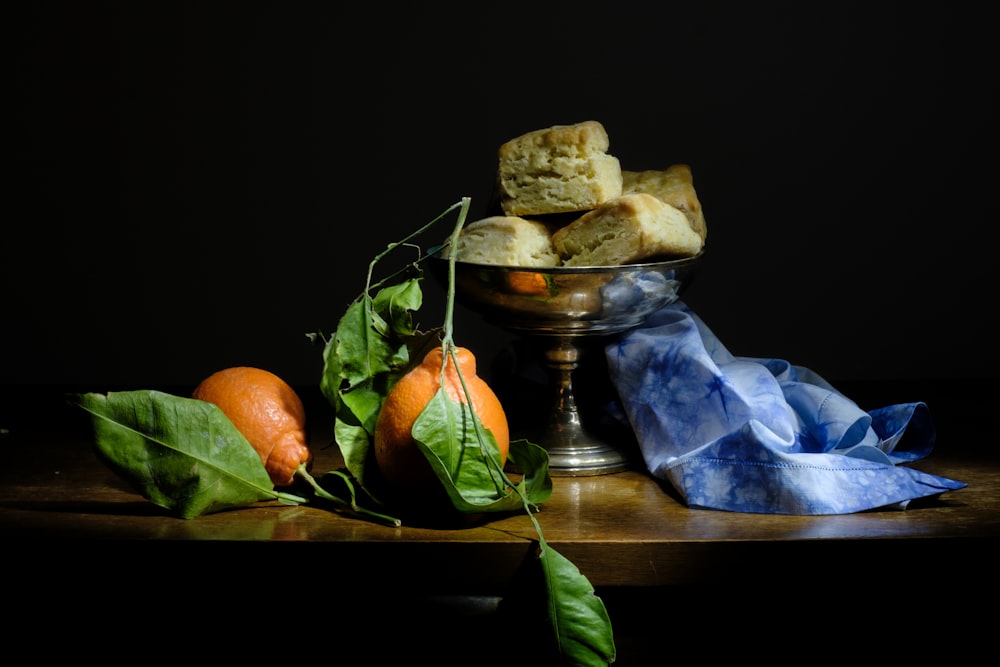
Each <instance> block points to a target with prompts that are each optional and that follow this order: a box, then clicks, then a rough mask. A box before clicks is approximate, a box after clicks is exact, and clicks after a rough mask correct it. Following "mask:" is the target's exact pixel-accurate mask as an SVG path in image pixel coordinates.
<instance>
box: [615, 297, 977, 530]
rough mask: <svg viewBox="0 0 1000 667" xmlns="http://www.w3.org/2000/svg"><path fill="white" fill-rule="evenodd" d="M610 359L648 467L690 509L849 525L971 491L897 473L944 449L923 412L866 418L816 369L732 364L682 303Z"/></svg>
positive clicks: (895, 408) (884, 412)
mask: <svg viewBox="0 0 1000 667" xmlns="http://www.w3.org/2000/svg"><path fill="white" fill-rule="evenodd" d="M605 353H606V356H607V361H608V369H609V371H610V377H611V381H612V384H613V385H614V387H615V389H616V390H617V393H618V396H619V398H620V399H621V408H622V410H623V412H624V415H625V417H626V418H627V420H628V422H629V423H630V424H631V426H632V429H633V430H634V432H635V435H636V439H637V440H638V443H639V448H640V450H641V452H642V456H643V458H644V460H645V463H646V466H647V467H648V469H649V471H650V473H651V474H652V475H653V476H655V477H657V478H660V479H663V480H666V481H668V482H669V483H670V484H671V485H672V486H673V487H674V488H675V489H676V490H677V491H678V492H679V493H680V494H681V496H682V497H683V499H684V501H685V503H686V504H687V505H688V506H689V507H696V508H710V509H719V510H730V511H734V512H757V513H768V514H845V513H850V512H859V511H863V510H870V509H877V508H894V509H903V508H905V507H906V505H907V503H908V502H909V501H910V500H912V499H914V498H921V497H925V496H933V495H936V494H940V493H942V492H945V491H950V490H954V489H961V488H963V487H965V486H966V484H965V483H963V482H957V481H954V480H950V479H946V478H943V477H938V476H935V475H929V474H926V473H922V472H920V471H918V470H915V469H913V468H911V467H909V466H902V465H899V464H901V463H910V462H913V461H917V460H920V459H922V458H924V457H925V456H927V455H928V454H929V453H930V451H931V449H932V448H933V446H934V440H935V430H934V425H933V421H932V420H931V415H930V412H929V410H928V407H927V405H926V404H925V403H922V402H919V403H906V404H899V405H892V406H888V407H884V408H880V409H876V410H872V411H870V412H866V411H864V410H862V409H861V408H859V407H858V405H857V404H856V403H854V402H853V401H852V400H851V399H849V398H848V397H846V396H845V395H843V394H842V393H841V392H839V391H838V390H837V389H835V388H834V387H833V386H831V385H830V384H829V383H828V382H826V381H825V380H824V379H823V378H821V377H820V376H819V375H817V374H816V373H814V372H812V371H811V370H809V369H807V368H804V367H801V366H795V365H792V364H790V363H788V362H787V361H783V360H781V359H759V358H751V357H737V356H733V355H732V354H730V352H729V351H728V350H727V349H726V347H725V346H724V345H723V344H722V343H721V342H720V341H719V339H718V338H716V336H715V335H714V334H713V333H712V332H711V331H710V330H709V328H708V327H707V326H706V325H705V323H704V322H702V321H701V319H700V318H699V317H698V316H697V315H695V313H694V312H692V311H691V310H690V309H689V308H688V307H687V306H686V305H685V304H684V303H683V302H681V301H675V302H674V303H672V304H670V305H668V306H665V307H664V308H662V309H661V310H659V311H657V312H656V313H654V314H653V315H652V316H651V317H650V318H649V319H648V320H647V321H646V323H645V324H644V325H642V326H641V327H639V328H637V329H634V330H632V331H630V332H628V333H627V334H625V335H624V336H622V337H620V338H618V339H616V340H615V341H614V342H612V343H610V344H608V346H607V347H606V348H605Z"/></svg>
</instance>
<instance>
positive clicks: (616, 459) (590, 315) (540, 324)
mask: <svg viewBox="0 0 1000 667" xmlns="http://www.w3.org/2000/svg"><path fill="white" fill-rule="evenodd" d="M700 259H701V254H700V253H699V254H698V255H697V256H694V257H690V258H683V259H673V260H669V261H659V262H650V263H644V264H629V265H623V266H611V267H552V268H515V267H509V266H495V265H485V264H472V263H467V262H458V261H456V262H455V299H456V302H458V303H461V304H462V305H464V306H466V307H467V308H469V309H470V310H472V311H474V312H476V313H479V314H480V315H482V316H483V317H484V318H485V320H486V321H487V322H488V323H490V324H492V325H495V326H498V327H501V328H503V329H506V330H508V331H511V332H514V333H517V334H520V335H523V336H525V337H527V338H529V339H531V340H532V341H534V342H536V343H540V344H541V350H542V352H541V356H542V357H543V359H542V361H543V363H544V366H545V367H546V368H547V370H548V377H549V380H548V387H547V390H548V391H549V392H550V398H549V399H548V400H550V401H551V407H550V409H549V410H548V413H547V416H545V417H543V418H542V419H540V420H537V421H539V422H541V423H535V424H533V426H532V427H531V428H529V429H527V430H526V432H523V433H518V432H517V431H516V430H515V429H514V427H513V424H512V433H511V438H513V439H517V438H526V439H528V440H530V441H531V442H534V443H535V444H538V445H540V446H542V447H544V448H545V449H546V450H547V451H548V453H549V472H550V474H552V475H553V476H585V475H603V474H608V473H614V472H619V471H621V470H624V469H627V468H629V467H630V456H629V453H628V450H627V448H626V447H625V446H624V444H625V443H623V442H621V439H620V438H614V437H612V438H606V437H602V436H600V435H598V434H596V433H595V432H594V431H593V430H591V429H589V428H587V421H588V420H587V418H586V415H584V418H583V419H582V420H581V414H580V410H579V409H578V407H577V400H576V396H575V391H574V387H573V376H574V371H576V370H577V367H578V365H579V364H580V361H581V348H582V347H583V344H584V342H588V343H590V342H598V343H600V342H606V341H607V339H608V337H610V336H614V335H617V334H621V333H623V332H626V331H629V330H630V329H633V328H635V327H637V326H639V325H641V324H642V323H643V322H644V321H645V320H646V318H647V317H648V316H649V315H650V314H652V313H653V312H655V311H657V310H659V309H660V308H662V307H663V306H666V305H667V304H670V303H672V302H673V301H675V300H676V299H677V298H678V295H679V294H680V292H681V290H682V288H683V287H684V286H685V285H686V284H688V283H689V282H690V280H691V279H692V277H693V273H694V269H695V267H696V266H697V264H698V262H699V260H700ZM431 267H432V272H433V275H434V276H435V278H436V279H437V280H438V281H439V282H441V284H443V285H445V286H447V285H448V267H449V261H448V259H446V258H445V257H443V256H441V254H440V252H439V253H437V254H434V256H433V259H432V261H431ZM629 444H634V442H633V443H629Z"/></svg>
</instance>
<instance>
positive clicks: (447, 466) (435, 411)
mask: <svg viewBox="0 0 1000 667" xmlns="http://www.w3.org/2000/svg"><path fill="white" fill-rule="evenodd" d="M412 433H413V438H414V440H415V441H416V443H417V446H418V447H420V449H421V451H422V452H423V453H424V456H425V457H426V458H427V460H428V461H429V462H430V464H431V467H432V468H434V470H435V472H436V473H437V476H438V479H440V480H441V482H442V484H443V485H444V487H445V490H446V491H447V492H448V496H449V497H450V498H451V501H452V505H454V506H455V508H456V509H458V510H459V511H462V512H474V513H479V512H510V511H515V510H521V509H523V508H524V507H525V504H526V502H527V503H539V502H543V501H544V500H547V499H548V497H549V495H551V492H552V481H551V478H550V477H549V475H548V453H547V452H546V451H545V450H544V449H542V448H541V447H538V446H537V445H533V444H531V443H528V442H526V441H516V442H515V443H511V453H513V454H514V455H515V456H516V458H517V459H518V462H519V465H524V466H525V467H524V468H522V470H524V471H525V475H524V478H523V479H522V481H521V482H520V483H519V484H517V485H514V484H513V483H512V482H511V481H510V479H508V478H507V476H506V475H505V474H504V473H503V469H502V467H501V464H500V449H499V447H498V446H497V441H496V438H495V437H494V436H493V433H492V432H491V431H490V430H489V429H487V428H486V427H484V426H483V424H482V422H481V421H480V420H479V417H478V415H476V414H475V413H474V412H473V411H472V409H471V408H470V407H469V405H468V404H467V403H460V402H458V401H456V400H454V399H452V398H451V397H450V396H449V395H448V393H447V392H445V391H444V390H443V389H438V391H437V392H436V393H435V395H434V397H433V398H432V399H431V400H430V401H429V402H428V404H427V406H426V407H425V408H424V410H423V411H422V412H421V413H420V416H418V417H417V419H416V421H415V422H414V424H413V431H412ZM479 434H481V435H482V442H480V439H479Z"/></svg>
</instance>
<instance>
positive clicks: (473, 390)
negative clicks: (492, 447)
mask: <svg viewBox="0 0 1000 667" xmlns="http://www.w3.org/2000/svg"><path fill="white" fill-rule="evenodd" d="M441 355H442V351H441V347H440V346H439V347H436V348H434V349H432V350H431V351H430V352H428V353H427V355H426V356H425V357H424V358H423V360H422V361H421V362H420V364H419V365H418V366H415V367H414V368H413V369H411V370H410V371H409V372H408V373H407V374H406V375H404V376H403V377H401V378H400V379H399V381H398V382H397V383H396V384H395V386H393V388H392V389H391V390H390V391H389V394H388V396H386V398H385V402H383V404H382V408H381V410H380V411H379V414H378V419H377V420H376V422H375V438H374V449H375V462H376V465H377V466H378V470H379V472H380V473H381V474H382V477H383V479H384V480H385V481H386V482H388V483H389V484H390V485H392V486H393V487H394V488H395V489H396V490H406V491H427V490H430V489H435V488H440V481H439V480H438V478H437V476H436V475H435V474H434V470H433V468H431V465H430V463H428V462H427V458H426V457H425V456H424V454H423V452H421V451H420V448H419V447H418V446H417V443H416V442H415V441H414V439H413V435H412V430H413V423H414V422H415V421H416V420H417V417H419V416H420V413H421V412H422V411H423V409H424V407H425V406H426V405H427V403H429V402H430V400H431V399H432V398H433V397H434V394H436V393H437V391H438V389H439V388H440V387H441ZM455 357H456V359H457V360H458V367H459V369H460V370H461V372H462V378H463V379H464V380H465V384H466V386H467V387H468V388H469V396H470V398H471V399H472V409H473V411H474V412H475V413H476V416H477V417H479V421H481V422H482V424H483V426H484V427H486V428H487V429H489V430H490V431H491V432H492V433H493V437H494V438H495V439H496V442H497V446H498V447H499V449H500V458H501V465H502V464H504V463H506V462H507V452H508V450H509V447H510V432H509V430H508V426H507V415H506V413H505V412H504V409H503V406H502V405H501V404H500V400H499V399H498V398H497V396H496V394H494V393H493V390H492V389H491V388H490V386H489V385H488V384H486V381H485V380H483V379H482V378H481V377H479V376H478V375H476V357H475V356H474V355H473V354H472V352H471V351H470V350H469V349H467V348H464V347H456V348H455ZM444 386H445V391H447V392H448V396H449V397H451V398H452V399H453V400H455V401H458V402H461V403H466V396H465V391H464V390H463V389H462V382H461V380H459V377H458V373H457V372H456V371H455V365H454V363H453V362H452V360H451V358H450V357H449V359H448V367H447V368H446V369H445V384H444Z"/></svg>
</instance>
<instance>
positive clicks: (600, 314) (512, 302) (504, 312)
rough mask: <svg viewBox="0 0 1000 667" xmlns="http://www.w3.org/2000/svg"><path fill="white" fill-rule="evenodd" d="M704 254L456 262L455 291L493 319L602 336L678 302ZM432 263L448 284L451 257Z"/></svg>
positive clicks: (534, 330) (531, 328)
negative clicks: (529, 264)
mask: <svg viewBox="0 0 1000 667" xmlns="http://www.w3.org/2000/svg"><path fill="white" fill-rule="evenodd" d="M700 258H701V254H698V255H696V256H693V257H686V258H682V259H671V260H665V261H661V262H649V263H643V264H627V265H622V266H607V267H604V266H600V267H561V266H559V267H545V268H522V267H509V266H497V265H489V264H471V263H468V262H455V298H456V299H457V300H458V301H459V302H460V303H462V304H463V305H465V306H466V307H468V308H470V309H472V310H474V311H476V312H478V313H480V314H481V315H483V317H485V318H486V319H487V320H488V321H489V322H491V323H492V324H495V325H497V326H500V327H503V328H505V329H510V330H513V331H518V332H523V333H531V334H540V335H545V334H549V335H573V336H576V335H588V334H593V335H602V334H611V333H617V332H621V331H626V330H628V329H631V328H633V327H636V326H638V325H640V324H642V322H643V321H644V320H645V319H646V317H648V316H649V315H650V314H652V313H653V312H655V311H657V310H659V309H660V308H662V307H663V306H665V305H667V304H669V303H672V302H673V301H675V300H676V299H677V297H678V294H679V293H680V291H681V289H682V288H683V287H684V286H685V285H686V284H687V283H688V282H689V281H690V280H691V278H692V277H693V272H694V268H695V266H696V265H697V263H698V261H699V260H700ZM432 270H433V271H434V273H435V276H436V277H437V279H438V280H439V281H440V282H442V284H447V275H448V260H447V259H446V258H444V257H441V256H435V259H434V261H433V263H432Z"/></svg>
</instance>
